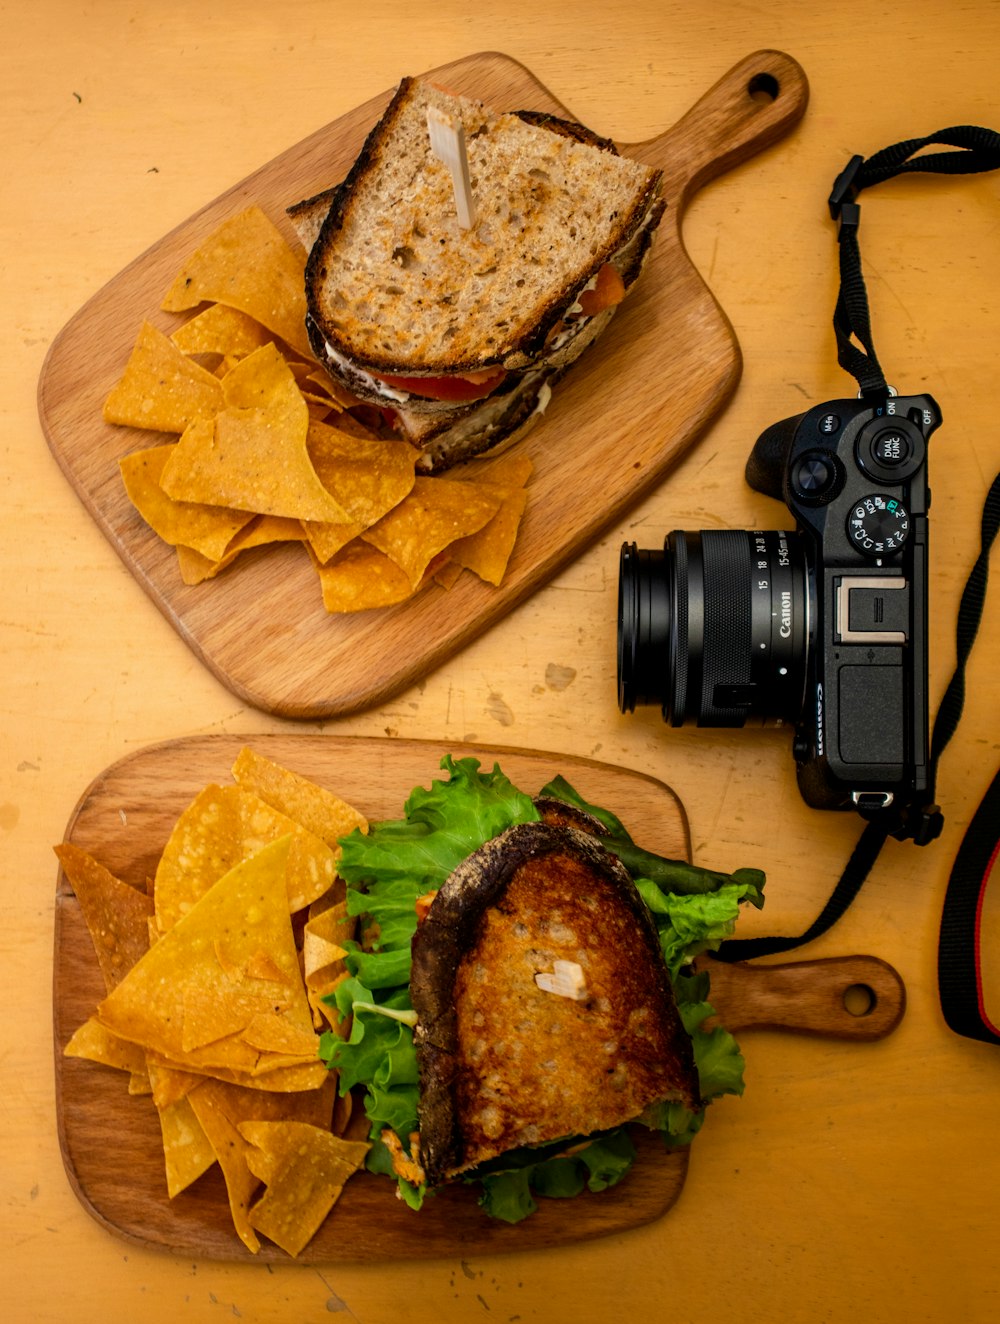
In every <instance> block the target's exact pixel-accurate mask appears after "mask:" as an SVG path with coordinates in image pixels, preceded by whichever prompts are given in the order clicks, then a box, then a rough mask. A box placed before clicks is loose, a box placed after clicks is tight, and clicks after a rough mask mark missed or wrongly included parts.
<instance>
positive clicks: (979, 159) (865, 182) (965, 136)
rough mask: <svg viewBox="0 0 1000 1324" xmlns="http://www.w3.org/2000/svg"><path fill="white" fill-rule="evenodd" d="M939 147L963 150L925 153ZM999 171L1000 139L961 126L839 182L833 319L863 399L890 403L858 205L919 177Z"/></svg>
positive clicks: (857, 167)
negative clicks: (863, 197) (889, 185)
mask: <svg viewBox="0 0 1000 1324" xmlns="http://www.w3.org/2000/svg"><path fill="white" fill-rule="evenodd" d="M936 144H940V145H943V146H946V147H954V148H957V149H958V150H957V151H950V152H925V151H924V149H925V148H927V147H933V146H935V145H936ZM918 154H919V155H918ZM998 168H1000V134H998V133H996V132H995V131H994V130H993V129H984V128H980V127H979V126H978V125H974V124H959V125H955V126H953V127H952V128H949V129H939V130H938V132H937V133H931V134H928V135H927V137H925V138H909V139H907V140H906V141H905V142H901V143H896V144H895V145H894V146H892V147H886V148H884V149H883V150H882V151H881V152H876V153H875V155H874V156H871V157H869V158H868V160H867V161H866V160H865V159H864V158H863V157H861V156H854V157H852V158H851V160H850V162H849V163H848V165H847V166H846V168H845V169H844V170H843V171H842V172H841V173H840V175H839V176H838V177H837V180H836V182H835V183H834V186H833V191H832V192H831V194H830V199H829V205H830V213H831V215H832V216H833V218H834V220H839V221H840V232H839V239H840V294H839V296H838V299H837V305H836V308H835V310H834V314H833V328H834V333H835V335H836V338H837V359H838V362H839V363H840V365H841V367H842V368H844V369H846V371H847V372H849V373H850V374H851V376H852V377H853V378H854V379H855V381H856V382H857V383H858V386H859V387H860V388H861V394H862V395H863V396H866V397H874V398H885V396H887V395H888V393H889V388H888V385H887V384H886V380H885V376H884V374H883V372H882V367H881V365H880V363H879V361H878V355H877V354H876V353H875V346H874V343H873V340H872V332H871V319H870V315H869V310H868V293H867V290H866V289H865V282H864V276H863V275H862V270H861V251H860V249H859V247H858V224H859V222H860V219H861V208H860V206H859V205H858V203H857V202H856V198H857V196H858V194H859V193H860V192H861V191H862V189H866V188H870V187H871V186H872V185H873V184H880V183H881V182H882V181H883V180H886V179H893V178H894V177H895V176H896V175H903V174H910V173H912V172H914V171H921V172H926V173H929V174H937V175H968V174H978V173H980V172H982V171H985V170H996V169H998ZM857 342H859V343H860V346H861V347H860V348H859V343H857Z"/></svg>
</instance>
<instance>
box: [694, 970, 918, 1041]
mask: <svg viewBox="0 0 1000 1324" xmlns="http://www.w3.org/2000/svg"><path fill="white" fill-rule="evenodd" d="M698 965H699V967H700V968H702V969H707V970H708V971H709V974H710V976H711V991H710V992H709V1000H710V1001H711V1003H712V1006H713V1007H714V1008H715V1009H716V1011H717V1012H718V1015H719V1020H720V1021H721V1023H722V1024H723V1025H725V1027H726V1028H727V1029H728V1030H732V1031H734V1032H735V1031H737V1030H747V1029H774V1030H795V1031H798V1032H799V1033H802V1034H815V1035H822V1036H824V1037H826V1038H831V1039H852V1040H855V1041H858V1040H860V1041H870V1040H874V1039H883V1038H884V1037H885V1036H886V1035H887V1034H890V1033H891V1032H892V1031H893V1030H894V1029H895V1028H896V1026H897V1025H898V1024H899V1022H900V1020H901V1019H902V1016H903V1012H904V1010H905V1008H906V989H905V987H904V985H903V981H902V979H901V978H900V976H899V974H898V973H897V971H896V970H894V969H893V967H892V966H891V965H889V964H888V963H887V962H886V961H882V960H880V959H879V958H878V957H876V956H839V957H831V958H828V959H826V960H818V961H790V962H786V963H785V964H783V965H751V964H750V963H749V962H746V961H734V962H732V963H729V964H727V963H726V962H723V961H712V960H705V959H704V958H702V959H701V960H700V961H699V962H698Z"/></svg>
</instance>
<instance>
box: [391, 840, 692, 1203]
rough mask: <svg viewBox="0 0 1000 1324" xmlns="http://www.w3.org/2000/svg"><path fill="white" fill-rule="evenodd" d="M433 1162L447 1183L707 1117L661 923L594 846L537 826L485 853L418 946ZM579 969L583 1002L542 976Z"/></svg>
mask: <svg viewBox="0 0 1000 1324" xmlns="http://www.w3.org/2000/svg"><path fill="white" fill-rule="evenodd" d="M412 950H413V965H412V974H411V980H410V995H411V999H412V1002H413V1007H414V1010H415V1011H416V1012H417V1017H418V1020H417V1027H416V1030H415V1038H414V1041H415V1043H416V1046H417V1060H418V1066H419V1077H420V1108H419V1117H420V1158H421V1163H422V1165H423V1167H424V1171H425V1173H426V1178H427V1181H428V1183H429V1184H430V1185H436V1184H439V1183H441V1182H443V1181H447V1180H448V1179H450V1178H453V1177H456V1176H458V1175H460V1174H462V1173H465V1172H468V1171H470V1170H472V1169H474V1168H477V1167H479V1166H480V1165H482V1164H485V1163H488V1162H490V1161H491V1160H493V1159H495V1158H497V1157H498V1156H499V1155H501V1154H505V1153H507V1152H508V1151H510V1150H511V1149H514V1148H517V1147H520V1146H522V1145H531V1146H538V1145H544V1144H546V1143H547V1142H551V1141H556V1140H562V1139H565V1138H566V1137H576V1136H586V1135H589V1134H593V1133H595V1132H599V1131H603V1130H607V1129H610V1128H613V1127H615V1126H618V1125H620V1124H623V1123H626V1122H629V1121H631V1120H634V1119H636V1118H637V1117H638V1116H639V1115H640V1114H641V1113H642V1112H643V1110H644V1109H646V1108H647V1107H649V1106H651V1105H653V1104H656V1103H659V1102H660V1101H662V1100H678V1101H681V1102H683V1103H685V1104H686V1105H687V1106H689V1107H696V1106H697V1103H698V1084H697V1073H696V1071H695V1067H694V1060H693V1051H692V1047H691V1040H690V1038H689V1036H688V1034H687V1033H686V1031H685V1030H684V1027H683V1025H682V1024H681V1021H680V1017H679V1014H678V1011H677V1007H676V1002H675V999H674V993H673V987H672V985H671V982H670V976H669V974H668V972H667V969H666V966H665V964H664V961H663V956H662V953H661V951H660V946H659V942H658V939H657V934H656V929H655V926H654V925H653V922H652V918H651V916H650V915H649V912H648V910H647V908H646V906H645V903H644V902H643V901H642V898H641V897H640V896H639V894H638V892H637V891H636V889H635V886H634V884H633V882H632V879H631V877H630V876H629V874H628V872H627V871H626V870H625V869H624V867H623V866H622V865H621V864H620V862H619V861H618V860H617V859H616V857H615V856H614V855H612V854H611V853H610V852H608V851H607V850H605V849H604V847H603V846H602V845H601V843H600V841H599V840H598V839H597V838H596V837H595V836H593V835H590V834H589V833H584V832H581V831H579V830H577V829H576V828H573V827H568V826H565V825H553V824H549V823H545V822H540V823H530V824H526V825H523V826H519V827H514V828H511V829H509V830H508V831H507V832H505V833H503V834H501V835H500V836H499V837H497V838H495V839H494V840H493V841H490V842H488V843H487V844H486V845H485V846H483V847H481V848H480V850H478V851H476V852H475V853H474V854H473V855H471V856H470V857H469V858H468V859H467V860H466V861H465V862H464V863H463V864H461V865H460V866H459V867H458V869H456V870H455V872H454V873H453V874H452V875H451V877H450V878H449V879H448V881H447V882H446V883H445V884H444V886H443V887H442V888H441V890H440V891H439V892H438V894H437V896H436V897H435V899H434V901H433V904H432V905H431V907H430V909H429V911H428V913H427V916H426V918H425V919H424V920H423V921H422V922H421V924H420V927H419V928H418V930H417V933H416V935H415V937H414V939H413V944H412ZM557 961H559V962H562V961H565V962H568V963H569V964H570V965H571V966H572V967H574V968H575V969H576V970H578V971H579V980H580V983H579V987H578V988H577V989H576V992H575V993H574V996H572V997H570V996H562V995H560V994H559V993H553V992H551V991H546V989H545V988H544V987H542V986H540V984H539V982H538V980H537V979H536V976H545V975H546V974H547V973H548V972H551V971H553V969H555V968H556V967H555V963H556V962H557Z"/></svg>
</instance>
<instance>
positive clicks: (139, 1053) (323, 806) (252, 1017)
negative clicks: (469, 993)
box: [56, 749, 369, 1255]
mask: <svg viewBox="0 0 1000 1324" xmlns="http://www.w3.org/2000/svg"><path fill="white" fill-rule="evenodd" d="M233 776H234V779H235V780H234V782H233V783H232V784H227V785H213V786H208V787H206V788H205V789H204V790H203V791H202V792H200V793H199V794H198V795H197V796H196V797H195V799H194V801H193V802H192V803H191V804H190V805H189V806H188V808H187V809H185V810H184V812H183V813H182V814H181V816H180V818H179V819H178V821H177V823H176V825H175V826H174V828H173V831H172V832H171V835H170V838H169V840H168V841H167V844H166V846H165V848H164V850H163V854H162V856H161V858H160V860H159V863H158V865H157V869H156V874H155V877H154V878H153V879H152V881H151V883H150V885H149V886H148V888H147V890H146V891H145V892H141V891H139V890H138V889H137V888H135V887H133V886H131V885H130V884H129V883H126V882H123V881H122V880H121V879H118V878H116V877H115V876H114V875H113V874H111V873H109V872H108V870H107V869H105V868H104V867H103V866H102V865H101V864H99V863H98V862H97V861H96V860H95V859H93V857H92V856H90V855H89V854H87V853H86V852H85V851H83V850H81V849H80V848H79V847H78V846H76V845H73V844H71V843H64V844H62V845H60V846H57V847H56V854H57V855H58V857H59V860H60V863H61V865H62V868H63V871H64V872H65V874H66V877H67V878H68V879H69V882H70V883H71V885H72V887H73V890H74V892H75V893H76V896H77V899H78V901H79V903H80V908H81V911H82V913H83V916H84V918H85V920H86V922H87V926H88V929H89V931H90V935H91V938H92V939H93V943H94V948H95V950H96V953H97V958H98V961H99V963H100V967H101V972H102V974H103V977H104V983H105V989H106V993H105V997H104V999H103V1000H102V1001H101V1002H100V1003H99V1005H98V1007H97V1009H96V1011H95V1012H94V1014H93V1015H92V1016H91V1017H90V1019H89V1020H87V1021H86V1022H85V1023H84V1024H83V1025H81V1026H80V1027H79V1029H78V1030H77V1031H76V1033H75V1034H74V1035H73V1037H72V1039H71V1040H70V1042H69V1044H68V1045H67V1047H66V1054H67V1056H70V1057H81V1058H86V1059H88V1060H90V1061H94V1062H99V1063H102V1064H104V1065H105V1066H109V1067H113V1068H116V1069H118V1070H121V1071H123V1072H125V1073H127V1075H128V1078H129V1086H128V1088H129V1092H130V1093H132V1094H138V1095H144V1096H150V1097H151V1099H152V1103H153V1105H154V1106H155V1108H156V1110H157V1113H158V1116H159V1121H160V1129H161V1134H162V1139H163V1155H164V1164H165V1172H166V1186H167V1192H168V1195H169V1196H171V1197H173V1196H175V1195H176V1194H178V1192H180V1191H183V1190H185V1189H186V1188H187V1187H189V1186H190V1185H191V1184H192V1183H193V1182H195V1181H196V1180H197V1179H198V1178H199V1177H200V1176H201V1175H202V1174H203V1173H204V1172H206V1171H207V1170H208V1169H209V1168H210V1167H211V1166H212V1165H213V1164H215V1163H218V1164H219V1165H220V1167H221V1169H222V1173H223V1176H224V1178H225V1183H226V1188H227V1191H228V1195H229V1205H230V1210H231V1213H232V1219H233V1224H234V1226H235V1228H236V1231H237V1233H238V1234H239V1236H240V1237H241V1239H242V1240H243V1242H244V1244H245V1245H246V1246H247V1247H248V1248H249V1249H250V1250H251V1251H253V1252H255V1253H256V1252H257V1251H258V1250H259V1249H260V1241H259V1239H258V1233H260V1234H261V1235H264V1236H266V1237H268V1238H269V1239H270V1240H272V1241H274V1242H275V1243H276V1244H277V1245H279V1246H280V1247H282V1249H284V1250H285V1251H287V1252H288V1253H289V1254H290V1255H298V1254H299V1252H300V1251H301V1250H302V1248H303V1247H304V1246H305V1245H307V1244H308V1242H309V1241H310V1240H311V1238H312V1237H313V1236H314V1235H315V1233H316V1231H317V1229H318V1228H319V1227H320V1225H321V1224H322V1222H323V1221H324V1219H325V1218H326V1216H327V1214H328V1213H329V1212H330V1209H331V1208H332V1207H333V1205H334V1203H335V1202H336V1200H337V1199H338V1197H339V1196H340V1193H341V1191H342V1190H343V1187H344V1184H345V1182H346V1181H347V1179H348V1178H349V1177H350V1176H351V1174H352V1173H353V1172H355V1171H356V1170H357V1169H358V1168H359V1167H360V1166H361V1165H362V1163H363V1162H364V1159H365V1155H366V1153H367V1151H368V1148H369V1146H368V1144H367V1143H365V1142H359V1141H354V1140H348V1139H345V1138H344V1135H343V1132H344V1129H345V1127H346V1125H347V1122H348V1120H349V1116H350V1099H349V1096H348V1097H347V1098H345V1099H339V1098H337V1094H336V1076H335V1073H331V1072H330V1071H328V1070H327V1068H326V1067H325V1066H324V1065H323V1064H322V1063H321V1062H320V1061H319V1059H318V1056H317V1046H318V1035H319V1033H320V1032H321V1031H323V1030H326V1029H333V1030H335V1031H336V1032H337V1033H341V1034H343V1033H346V1032H347V1030H348V1027H347V1026H346V1025H345V1024H343V1023H341V1022H340V1021H339V1020H338V1018H337V1012H336V1008H335V1007H334V1006H333V1005H332V1004H331V1003H329V1002H325V1001H324V1000H323V999H324V997H325V996H326V995H327V994H329V993H331V992H332V991H333V989H335V988H336V986H337V984H338V983H339V982H340V981H341V980H342V979H344V978H346V977H347V970H346V967H345V965H344V961H343V958H344V956H345V948H344V946H343V945H342V944H343V943H344V941H345V940H346V939H347V938H348V937H349V936H350V934H351V931H352V923H353V921H352V920H350V919H349V918H348V915H347V904H346V892H345V889H344V886H343V883H342V882H341V881H340V880H339V879H338V877H337V859H338V857H339V847H338V845H337V840H338V838H339V837H342V836H344V835H346V834H347V833H349V832H350V831H352V830H353V829H354V828H355V827H358V828H360V829H361V830H362V831H367V823H366V822H365V820H364V818H363V817H362V816H361V815H360V814H359V813H358V812H357V811H356V810H354V809H352V808H351V807H350V806H349V805H347V804H345V803H344V802H343V801H341V800H339V799H338V798H337V797H336V796H334V795H332V794H331V793H330V792H329V791H327V790H325V789H324V788H322V787H320V786H318V785H316V784H315V783H313V782H311V781H308V780H307V779H305V778H303V777H300V776H299V775H298V774H296V773H293V772H291V771H289V770H288V769H286V768H283V767H281V766H280V765H279V764H276V763H273V762H272V761H270V760H269V759H266V758H264V757H263V756H262V755H260V754H257V753H255V752H253V751H252V750H249V749H244V750H242V751H241V753H240V755H239V757H238V758H237V760H236V763H235V764H234V767H233ZM262 1184H263V1191H262V1192H261V1185H262Z"/></svg>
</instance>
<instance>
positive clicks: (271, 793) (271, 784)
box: [233, 746, 368, 850]
mask: <svg viewBox="0 0 1000 1324" xmlns="http://www.w3.org/2000/svg"><path fill="white" fill-rule="evenodd" d="M233 777H234V778H235V779H236V781H237V783H238V784H239V785H240V786H242V787H243V789H244V790H245V791H250V792H252V794H254V795H256V796H259V797H260V799H261V800H263V801H264V802H265V803H266V804H269V805H270V806H271V808H272V809H277V810H278V811H279V813H282V814H285V815H287V816H288V818H291V819H293V820H294V821H295V822H296V823H298V824H300V825H301V826H302V827H304V828H305V829H306V830H307V831H309V832H312V833H313V834H314V836H317V837H319V838H320V840H321V841H325V842H326V844H327V845H328V846H329V847H330V849H331V850H338V849H339V847H338V842H339V839H340V838H341V837H346V836H347V835H348V833H350V832H353V831H354V829H355V828H359V829H360V830H361V831H362V832H367V831H368V821H367V819H366V818H365V817H364V816H363V815H362V814H359V813H358V811H357V810H356V809H352V808H351V806H350V805H349V804H346V803H345V802H344V801H343V800H341V799H340V798H339V797H338V796H336V795H334V794H333V792H332V791H328V790H326V788H325V787H323V786H318V785H317V784H316V783H315V782H312V781H309V779H308V778H306V777H302V776H300V775H299V774H298V773H297V772H291V771H290V770H289V769H288V768H283V767H282V766H281V765H280V764H279V763H275V762H273V761H272V760H271V759H269V758H265V756H264V755H263V754H258V753H257V752H256V750H253V749H250V748H249V747H248V746H244V748H243V749H241V750H240V752H239V754H238V755H237V756H236V762H235V763H234V764H233Z"/></svg>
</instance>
